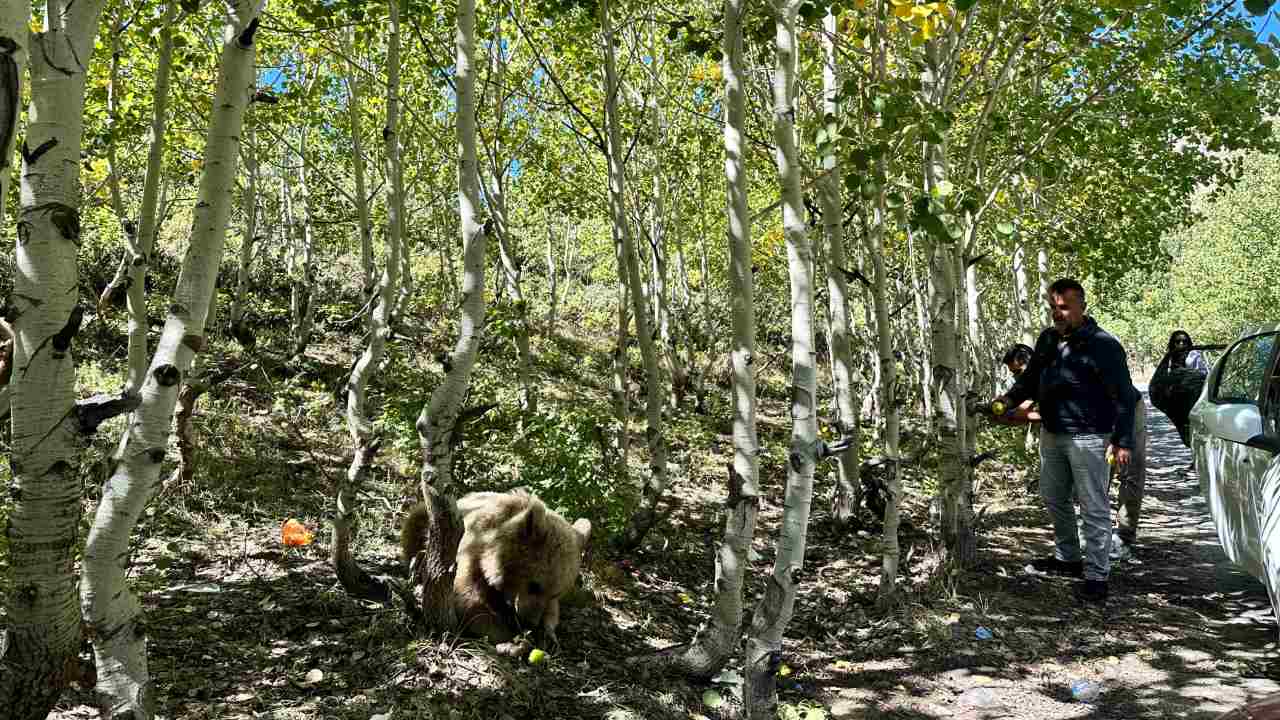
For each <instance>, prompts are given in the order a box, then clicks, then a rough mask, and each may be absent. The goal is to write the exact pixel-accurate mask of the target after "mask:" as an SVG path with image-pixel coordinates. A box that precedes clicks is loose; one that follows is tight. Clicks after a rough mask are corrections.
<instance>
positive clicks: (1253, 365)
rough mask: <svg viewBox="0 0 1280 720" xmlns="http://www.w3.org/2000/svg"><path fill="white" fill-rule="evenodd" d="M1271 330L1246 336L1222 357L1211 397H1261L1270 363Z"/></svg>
mask: <svg viewBox="0 0 1280 720" xmlns="http://www.w3.org/2000/svg"><path fill="white" fill-rule="evenodd" d="M1275 343H1276V336H1275V334H1274V333H1271V334H1267V335H1258V336H1255V337H1251V338H1247V339H1245V340H1244V341H1242V342H1241V343H1240V344H1238V345H1236V346H1235V347H1233V348H1231V351H1230V353H1229V354H1228V355H1227V357H1226V358H1225V359H1224V360H1223V363H1222V372H1221V373H1220V374H1219V375H1218V385H1217V387H1215V388H1214V393H1213V399H1214V401H1215V402H1220V403H1251V404H1254V405H1257V404H1258V402H1259V400H1261V398H1262V384H1263V382H1264V381H1265V380H1266V379H1267V371H1268V370H1269V369H1270V367H1271V355H1272V352H1271V351H1272V350H1273V349H1274V348H1275Z"/></svg>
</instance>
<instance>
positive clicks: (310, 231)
mask: <svg viewBox="0 0 1280 720" xmlns="http://www.w3.org/2000/svg"><path fill="white" fill-rule="evenodd" d="M308 135H309V133H308V131H307V128H306V127H303V128H302V138H301V140H300V141H299V142H298V203H299V204H300V205H302V218H301V226H300V227H299V228H298V233H297V235H296V236H295V237H294V240H295V241H296V242H299V243H301V244H300V245H299V247H298V249H297V250H298V254H297V255H295V260H296V261H297V263H296V264H295V266H294V267H293V268H292V274H293V277H292V282H291V283H290V284H291V286H292V297H291V298H290V303H289V307H290V310H291V324H292V328H291V332H290V334H291V337H292V338H293V346H292V347H291V348H290V354H292V355H293V356H294V357H299V356H301V355H302V354H303V353H305V352H306V351H307V346H308V345H310V344H311V331H312V329H313V328H314V326H315V317H316V303H315V295H316V270H315V223H314V222H313V221H314V218H313V217H312V208H311V188H310V184H309V182H308V178H307V172H308V171H307V166H308V163H309V162H310V161H309V160H308V158H307V136H308Z"/></svg>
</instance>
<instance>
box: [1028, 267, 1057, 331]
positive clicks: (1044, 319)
mask: <svg viewBox="0 0 1280 720" xmlns="http://www.w3.org/2000/svg"><path fill="white" fill-rule="evenodd" d="M1036 275H1037V276H1038V277H1039V279H1040V293H1039V296H1038V297H1037V298H1036V301H1035V302H1036V304H1037V305H1038V306H1039V308H1040V323H1041V327H1047V326H1049V325H1052V324H1053V311H1052V310H1050V309H1049V286H1050V285H1051V284H1053V281H1052V280H1050V279H1049V251H1048V250H1046V249H1045V248H1040V249H1039V250H1037V251H1036ZM1033 332H1036V331H1035V330H1034V329H1033ZM1036 335H1039V332H1036ZM1032 345H1034V344H1032Z"/></svg>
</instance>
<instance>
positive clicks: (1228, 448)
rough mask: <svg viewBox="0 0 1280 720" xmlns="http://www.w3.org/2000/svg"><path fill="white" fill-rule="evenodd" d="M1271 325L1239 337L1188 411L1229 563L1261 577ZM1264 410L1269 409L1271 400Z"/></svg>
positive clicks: (1269, 455)
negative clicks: (1258, 331) (1231, 562)
mask: <svg viewBox="0 0 1280 720" xmlns="http://www.w3.org/2000/svg"><path fill="white" fill-rule="evenodd" d="M1278 334H1280V333H1277V332H1276V330H1274V329H1270V330H1268V331H1265V332H1260V333H1254V334H1251V335H1248V336H1246V337H1244V338H1241V339H1240V340H1238V341H1237V342H1236V343H1235V344H1234V345H1232V346H1231V347H1230V348H1229V349H1228V350H1227V353H1226V354H1225V355H1224V356H1223V357H1222V359H1221V360H1219V361H1218V363H1217V364H1216V365H1215V366H1214V369H1213V371H1212V372H1211V373H1210V376H1209V379H1208V382H1206V383H1205V394H1204V397H1202V399H1201V402H1198V403H1197V404H1196V407H1195V408H1194V409H1193V410H1192V413H1191V419H1190V421H1191V432H1192V447H1193V449H1194V451H1195V454H1196V467H1197V470H1198V471H1199V473H1200V484H1201V489H1202V491H1203V492H1204V495H1205V499H1206V500H1207V501H1208V503H1209V509H1210V512H1211V513H1212V515H1213V518H1214V525H1215V526H1216V527H1217V531H1218V540H1219V541H1220V542H1221V544H1222V548H1223V550H1224V551H1226V553H1227V556H1228V557H1229V558H1231V560H1232V561H1233V562H1235V563H1236V564H1238V565H1240V566H1241V567H1243V568H1244V569H1246V570H1248V571H1249V572H1250V573H1252V574H1253V575H1254V576H1256V577H1259V578H1262V577H1263V576H1264V574H1265V570H1264V567H1263V552H1262V525H1263V517H1264V516H1265V515H1266V512H1265V506H1266V505H1267V503H1268V501H1266V500H1265V499H1264V497H1263V491H1262V476H1263V474H1264V473H1265V472H1266V470H1267V468H1268V466H1269V465H1270V463H1271V461H1272V459H1273V458H1274V454H1275V453H1274V452H1272V451H1271V450H1270V449H1269V448H1268V447H1267V443H1266V442H1265V441H1264V438H1265V437H1267V436H1266V434H1265V433H1264V428H1263V410H1264V405H1266V406H1270V405H1271V404H1272V403H1270V402H1269V401H1270V400H1271V398H1270V393H1269V391H1270V385H1271V382H1270V380H1271V377H1272V375H1273V370H1274V367H1275V359H1276V350H1277V342H1276V341H1277V335H1278ZM1267 409H1271V408H1270V407H1268V408H1267Z"/></svg>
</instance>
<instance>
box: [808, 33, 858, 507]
mask: <svg viewBox="0 0 1280 720" xmlns="http://www.w3.org/2000/svg"><path fill="white" fill-rule="evenodd" d="M823 29H824V32H823V33H822V51H823V56H824V57H825V60H824V63H823V71H822V92H823V107H822V111H823V115H824V118H823V121H824V122H823V124H824V125H826V124H827V123H829V122H834V121H835V117H836V114H837V112H838V110H837V107H836V97H837V96H838V95H839V92H840V81H839V78H838V76H837V72H836V70H837V65H836V58H837V52H836V46H835V38H836V37H837V33H836V18H835V15H832V14H831V13H828V14H827V16H826V18H825V19H824V20H823ZM832 155H833V157H834V155H835V153H832ZM835 162H836V163H837V164H836V165H835V166H834V167H833V166H829V165H828V166H824V167H826V168H827V169H829V170H830V172H829V173H827V174H826V175H824V176H823V177H822V179H821V180H819V181H818V197H819V200H820V202H821V203H822V234H823V238H824V239H825V241H826V246H827V253H826V259H827V302H828V317H829V318H830V324H831V330H830V335H831V337H830V339H829V342H830V348H831V374H832V376H833V379H834V381H835V382H834V387H833V388H832V389H833V391H834V392H835V399H836V411H837V414H836V431H837V432H839V433H840V438H839V441H840V442H841V443H848V448H847V449H845V450H843V451H841V452H839V453H837V454H836V456H835V460H836V478H835V493H834V495H833V496H832V503H831V518H832V519H833V520H834V521H835V523H836V525H837V526H839V527H845V526H847V525H848V524H849V523H850V522H852V521H853V519H854V517H855V516H856V514H857V512H858V505H859V503H860V502H861V499H862V492H861V487H862V486H861V484H860V483H859V480H858V464H859V458H858V451H859V449H860V443H861V438H860V437H859V431H860V428H859V426H858V408H857V406H855V405H854V402H853V354H852V351H851V350H850V348H849V325H850V322H849V283H848V281H847V280H846V279H845V275H844V271H845V269H846V263H847V262H848V260H847V258H846V257H845V246H844V223H843V218H842V217H841V216H842V214H843V213H842V212H841V208H840V166H839V164H838V163H839V160H838V159H837V160H836V161H835Z"/></svg>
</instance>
